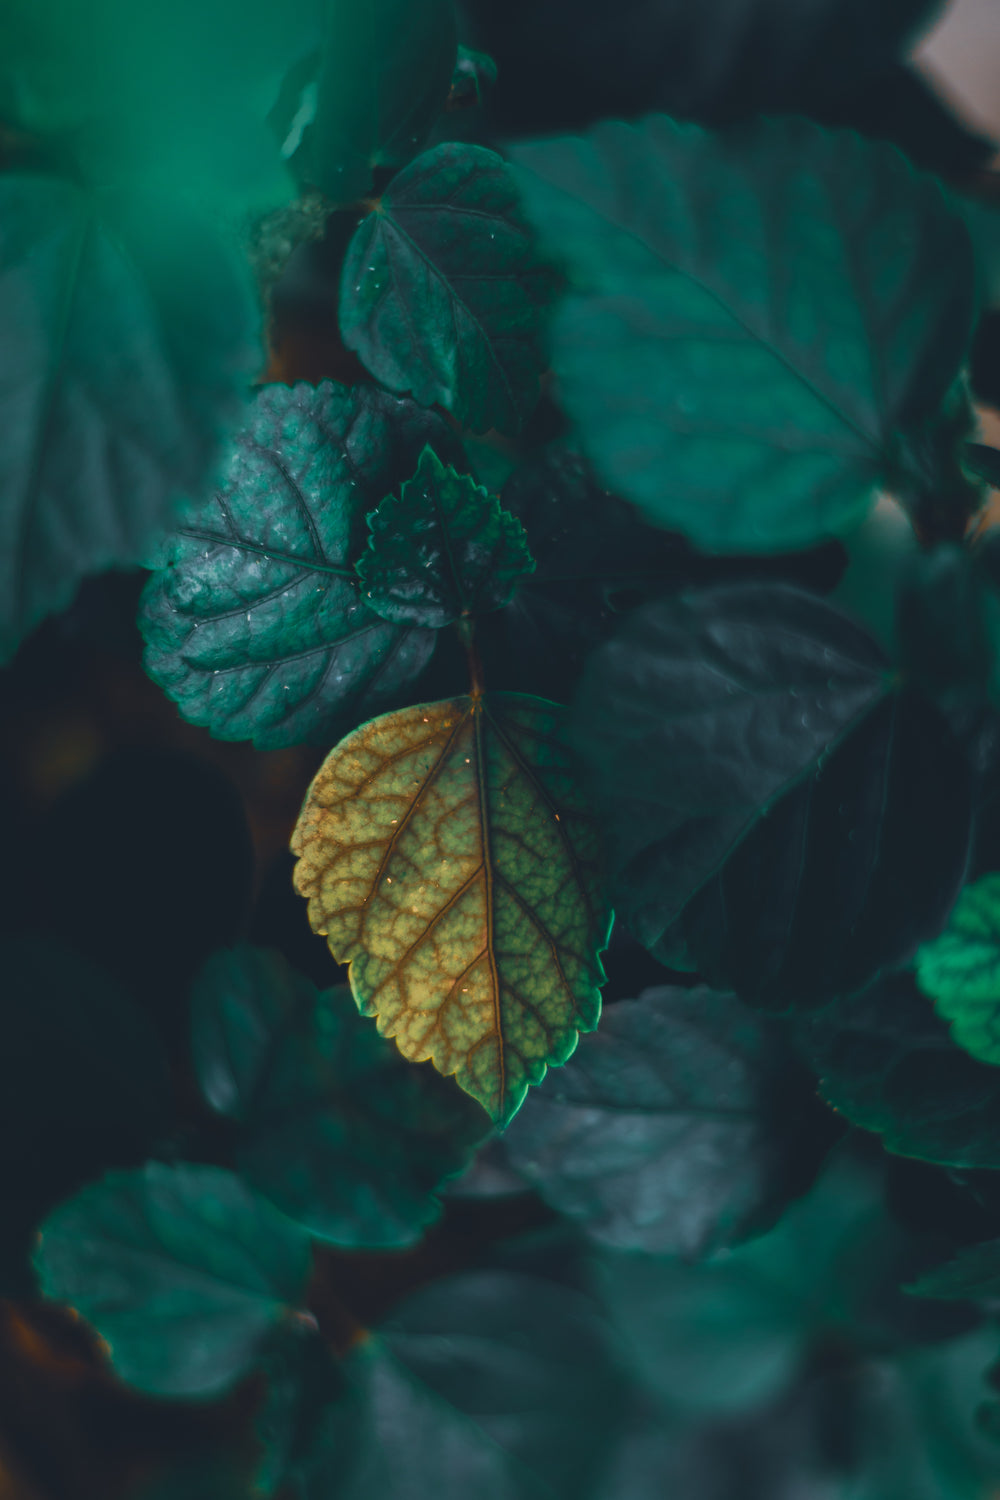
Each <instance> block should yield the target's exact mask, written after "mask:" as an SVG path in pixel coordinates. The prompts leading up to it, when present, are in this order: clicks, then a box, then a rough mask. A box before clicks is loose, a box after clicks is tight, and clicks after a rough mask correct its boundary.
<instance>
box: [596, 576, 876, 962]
mask: <svg viewBox="0 0 1000 1500" xmlns="http://www.w3.org/2000/svg"><path fill="white" fill-rule="evenodd" d="M887 691H888V673H887V666H886V663H885V661H884V659H883V657H882V655H881V653H880V651H879V650H878V648H877V647H876V645H875V643H874V642H873V641H872V640H871V639H870V637H869V636H867V635H866V634H865V632H864V631H862V630H860V629H859V628H858V627H857V626H856V625H854V624H853V623H852V622H851V621H850V620H848V619H847V618H846V617H845V616H844V615H842V614H840V613H839V612H838V611H837V610H835V609H832V608H831V607H830V605H828V604H826V603H824V602H823V601H822V600H821V599H819V598H817V597H815V596H814V595H810V594H806V593H804V592H802V591H800V590H798V589H793V588H790V587H787V586H784V585H779V584H743V585H732V586H729V587H718V588H714V589H704V590H701V591H698V592H691V593H690V594H687V595H683V596H680V597H679V598H675V599H664V600H659V601H657V602H655V603H652V604H648V605H644V606H643V607H642V608H640V609H639V610H637V611H636V612H635V614H633V615H632V616H631V617H630V618H629V619H628V621H627V622H626V624H625V626H624V628H623V629H622V630H621V631H620V632H619V633H618V634H617V635H616V636H614V637H613V638H612V639H611V640H610V641H608V642H607V643H606V644H604V645H603V646H601V647H600V648H599V649H598V650H597V651H596V652H595V653H594V654H593V655H592V657H591V658H590V661H589V663H588V666H587V669H586V671H585V673H584V676H583V680H582V682H581V686H580V691H579V694H578V697H577V702H576V706H575V712H574V721H573V724H574V728H573V734H574V743H575V745H576V749H577V752H578V754H579V756H580V759H581V761H582V763H583V764H584V766H585V767H586V769H587V771H588V772H589V773H590V777H591V780H592V784H593V788H594V792H595V795H596V797H597V801H598V807H599V810H600V811H601V813H602V815H603V823H604V827H605V831H606V834H607V839H608V853H609V860H610V864H611V871H612V874H613V876H614V878H615V883H616V885H617V897H618V902H617V904H618V906H619V910H620V912H621V915H622V916H623V917H624V918H625V920H626V921H627V922H628V923H629V924H630V925H631V927H632V928H633V930H634V932H635V934H636V936H637V937H638V938H639V939H640V940H641V941H642V942H643V943H644V944H645V945H646V946H647V947H650V948H655V946H656V944H657V943H658V942H659V941H660V940H661V939H662V938H663V937H664V935H665V934H666V933H667V932H668V931H669V929H670V927H671V925H672V924H673V922H674V921H675V919H676V918H677V917H678V916H679V915H680V913H681V911H682V910H683V908H684V907H685V906H686V905H687V903H688V902H689V901H690V900H691V898H692V896H694V895H695V893H696V892H697V891H698V890H699V889H700V888H701V887H702V886H703V885H704V884H705V883H706V882H707V881H708V880H710V879H711V877H712V876H713V875H714V874H715V873H716V871H717V870H719V869H720V868H721V866H722V864H723V862H724V860H725V859H726V857H727V856H728V855H729V854H730V853H731V852H732V850H733V849H734V848H735V846H736V845H737V844H738V843H739V842H740V840H742V839H743V838H745V837H746V835H747V834H748V833H749V832H750V830H751V829H752V828H753V827H754V825H755V824H756V822H757V821H758V819H759V818H760V817H761V815H762V814H763V813H764V812H765V811H766V809H767V808H769V807H770V806H771V805H772V804H773V803H774V802H776V800H777V799H778V797H779V796H780V795H781V793H782V792H783V791H785V790H786V789H787V788H788V787H789V786H790V785H791V784H792V783H793V782H795V781H796V780H797V779H799V778H801V777H804V776H805V775H806V774H807V773H809V772H810V771H811V770H812V769H814V768H815V767H816V766H817V765H818V764H819V762H820V760H821V759H823V758H825V757H826V756H827V755H828V754H829V751H830V749H831V747H832V745H833V744H834V743H835V742H836V741H837V740H838V739H839V738H840V737H841V736H843V735H844V734H845V733H846V732H847V731H848V730H849V729H850V727H851V726H852V725H854V724H856V723H857V722H859V721H860V720H862V719H863V718H864V717H865V716H866V715H867V714H869V713H870V712H871V711H872V710H873V709H874V708H875V707H876V705H878V704H879V703H880V702H881V701H882V700H883V699H884V697H885V695H886V693H887Z"/></svg>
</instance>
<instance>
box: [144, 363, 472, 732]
mask: <svg viewBox="0 0 1000 1500" xmlns="http://www.w3.org/2000/svg"><path fill="white" fill-rule="evenodd" d="M428 442H431V443H433V445H434V447H435V448H436V449H437V450H438V451H439V452H440V453H442V454H443V455H444V456H445V457H446V458H450V457H452V456H457V454H456V447H457V445H456V443H455V440H454V438H453V437H452V435H451V434H450V433H449V431H448V429H447V427H446V426H445V424H444V422H443V421H442V420H441V419H440V418H439V417H437V416H435V415H433V414H432V413H429V412H424V411H421V410H420V409H419V408H418V407H415V406H414V405H413V403H412V402H408V401H399V400H396V399H395V398H394V397H392V396H387V395H385V394H384V393H383V392H381V391H378V390H375V389H374V388H373V387H370V386H356V387H354V388H353V389H351V390H348V389H347V388H346V387H344V386H338V385H335V384H333V382H332V381H323V382H322V384H320V385H318V386H309V385H305V384H299V385H296V386H294V387H288V386H281V385H275V386H265V387H264V388H263V390H261V391H260V392H259V393H258V394H257V397H256V399H255V401H254V405H253V408H252V412H251V416H250V421H249V424H248V425H247V426H246V427H245V428H244V429H243V430H242V431H241V432H240V433H239V434H238V436H237V438H236V442H235V445H234V449H233V453H232V456H231V459H230V462H229V468H228V472H227V475H226V478H225V481H224V484H223V486H222V488H221V489H220V490H219V491H218V492H217V493H216V494H215V495H214V496H213V498H212V499H210V500H209V501H208V502H207V503H206V504H205V505H204V506H203V508H202V509H201V510H200V511H197V512H195V513H193V514H191V515H190V516H188V517H186V518H185V521H184V524H183V525H182V526H179V527H177V528H176V529H175V531H174V532H173V534H172V535H171V536H170V537H169V539H168V540H167V541H166V542H165V543H164V545H163V546H162V547H161V549H160V551H159V553H158V554H157V556H156V557H155V558H154V559H153V562H154V565H155V567H156V569H157V571H156V572H155V573H154V576H153V577H152V578H151V579H150V581H149V584H148V585H147V588H146V591H145V593H144V595H143V600H142V605H141V608H140V619H139V623H140V626H141V628H142V632H143V635H144V636H145V639H146V655H145V665H146V670H147V671H148V672H149V675H150V676H151V677H152V678H153V680H154V681H155V682H158V683H159V684H160V686H161V687H163V688H164V689H165V690H166V691H167V692H168V693H169V694H170V696H171V697H172V698H173V699H174V701H175V702H176V703H177V705H178V707H179V708H180V710H181V712H182V713H183V715H184V717H185V718H186V719H189V720H191V722H192V723H194V724H203V725H205V727H206V728H208V729H209V730H211V732H212V733H213V734H214V735H215V736H216V737H217V738H219V739H229V740H238V739H252V740H253V741H254V743H255V744H256V745H257V746H258V747H260V748H262V749H273V748H275V747H277V746H281V745H292V744H296V743H299V742H301V741H303V740H309V741H318V742H323V743H328V742H329V741H330V740H332V739H335V738H336V737H337V736H338V735H339V734H342V733H343V732H344V731H345V730H347V729H349V728H352V727H353V726H354V725H355V724H358V723H360V722H361V721H362V720H363V719H366V718H370V717H371V715H372V714H375V713H378V712H379V711H380V710H382V709H384V708H387V707H390V706H391V705H392V704H393V703H394V702H395V701H396V699H397V697H399V696H400V695H401V694H402V692H403V691H404V690H405V689H406V688H407V687H408V684H409V683H410V682H412V680H413V679H414V678H415V677H416V676H417V675H418V673H419V672H420V671H421V670H422V668H423V667H424V666H425V665H426V663H427V661H428V658H429V657H430V654H431V652H432V650H433V648H434V635H433V633H432V632H430V631H426V630H419V629H413V628H407V627H401V626H397V625H392V624H390V623H389V622H388V621H386V620H383V619H381V618H380V617H379V616H378V615H376V614H375V613H374V612H373V611H372V610H370V609H368V607H367V606H366V604H365V603H364V601H363V599H362V598H361V594H360V590H359V588H358V583H357V577H356V575H355V572H354V561H355V559H356V557H357V556H358V554H359V553H360V552H361V550H362V548H363V547H364V538H365V514H366V512H367V511H369V510H371V509H373V508H374V507H375V506H376V505H377V504H378V502H379V501H380V500H382V499H383V497H384V496H385V495H387V494H388V493H390V491H392V490H393V489H395V488H397V486H398V485H399V484H401V483H402V482H403V480H405V479H408V478H409V477H410V475H411V474H412V473H413V470H414V468H415V466H416V463H417V459H418V457H419V455H420V453H421V452H422V451H423V448H424V445H425V444H426V443H428Z"/></svg>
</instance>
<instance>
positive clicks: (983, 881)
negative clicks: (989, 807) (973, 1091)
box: [917, 874, 1000, 1063]
mask: <svg viewBox="0 0 1000 1500" xmlns="http://www.w3.org/2000/svg"><path fill="white" fill-rule="evenodd" d="M917 983H918V984H919V986H920V988H921V989H922V990H923V992H924V994H925V995H929V996H930V998H931V999H932V1000H933V1001H934V1005H935V1007H936V1009H937V1012H938V1014H939V1015H940V1016H943V1017H944V1019H945V1020H946V1021H948V1022H949V1023H950V1025H951V1032H952V1036H953V1037H954V1038H955V1040H956V1042H958V1044H959V1046H961V1047H964V1048H965V1050H966V1051H967V1052H970V1053H971V1054H972V1056H973V1057H976V1058H979V1060H980V1061H981V1062H987V1063H1000V875H994V874H991V875H983V876H982V877H981V878H980V879H979V880H977V881H975V882H974V883H973V884H972V885H967V886H966V887H965V890H964V891H963V892H962V894H961V895H960V896H959V898H958V900H957V901H956V902H955V907H954V910H953V911H952V913H951V917H950V918H949V921H948V929H947V931H946V932H943V933H942V934H941V936H940V937H939V938H936V939H935V940H934V942H932V943H926V944H925V945H924V947H923V948H921V950H920V952H919V953H918V954H917Z"/></svg>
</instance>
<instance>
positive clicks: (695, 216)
mask: <svg viewBox="0 0 1000 1500" xmlns="http://www.w3.org/2000/svg"><path fill="white" fill-rule="evenodd" d="M512 155H513V160H514V163H515V166H516V169H517V180H518V182H519V184H520V185H521V187H522V190H523V192H524V195H525V204H526V207H527V210H528V212H529V214H530V216H531V218H532V220H533V222H535V223H536V224H537V226H538V228H539V230H540V231H541V235H542V244H543V247H544V248H545V249H546V250H548V251H550V252H551V253H552V254H554V255H558V256H559V257H560V258H561V259H563V260H564V261H565V263H566V265H567V268H568V272H569V276H570V280H571V285H572V290H571V292H570V294H569V295H568V296H567V298H566V299H565V300H564V302H563V303H562V305H561V307H560V309H559V311H558V313H557V316H556V320H555V325H554V340H555V355H554V368H555V371H556V374H557V377H558V381H559V395H560V400H561V401H562V403H563V404H564V405H565V407H566V408H567V410H568V412H569V413H570V415H571V416H572V418H573V419H574V421H575V422H576V425H577V429H578V433H579V437H580V440H581V442H582V443H583V445H584V447H585V449H586V451H587V453H588V454H589V456H590V457H591V458H592V459H593V461H594V463H595V465H596V467H597V469H598V470H599V472H600V473H601V474H602V475H603V477H604V478H605V480H606V481H607V483H608V484H609V485H611V486H612V487H613V488H614V489H616V490H617V491H618V492H619V493H620V494H622V495H623V496H624V497H625V498H626V499H628V500H631V501H633V502H634V503H635V504H637V505H638V506H640V508H641V509H642V510H643V511H644V513H645V514H646V515H647V516H648V517H649V518H650V519H651V520H652V521H654V522H656V523H657V524H659V525H662V526H667V527H670V528H673V529H676V530H679V531H682V532H683V533H684V534H685V535H687V536H689V537H690V538H691V539H692V541H694V542H695V544H696V545H698V546H701V547H704V548H706V549H708V550H714V551H725V550H730V551H748V552H768V551H781V550H790V549H794V548H796V547H804V546H808V545H811V544H813V543H815V542H818V541H822V540H824V539H826V538H828V537H830V536H832V535H837V534H839V533H841V532H843V531H844V530H846V529H849V528H850V527H851V526H852V525H854V524H855V523H856V522H857V521H858V520H859V519H860V518H861V516H862V515H863V514H864V512H865V510H866V508H867V506H868V503H869V500H870V498H871V496H872V494H873V492H874V490H875V488H876V487H877V486H879V485H882V486H883V487H885V486H888V487H889V488H892V486H893V484H894V483H896V482H897V481H898V482H901V483H902V482H905V483H906V484H918V480H919V475H916V474H914V473H911V469H912V464H913V462H914V460H913V458H912V456H908V455H905V454H904V452H903V448H904V445H905V442H906V439H907V437H908V435H909V434H911V433H912V432H913V431H915V430H916V429H917V428H918V426H919V424H921V423H922V422H923V421H924V420H925V419H926V418H928V417H930V416H931V415H932V414H933V413H934V412H935V410H936V408H937V407H938V405H939V403H940V402H941V401H942V399H943V398H944V396H945V393H946V391H947V390H948V388H949V386H950V385H951V383H952V381H953V380H954V378H955V376H956V375H957V374H958V371H959V368H960V366H961V364H962V362H963V360H964V358H965V356H966V354H967V352H968V347H969V343H970V340H971V336H972V331H973V327H974V319H975V316H976V301H975V270H974V257H973V250H972V242H971V239H970V237H969V234H968V231H967V229H966V227H965V224H964V221H963V219H962V217H961V215H960V213H959V212H958V211H957V210H956V209H955V208H953V207H952V206H951V204H950V202H949V201H948V200H947V199H946V197H945V196H944V194H943V192H942V189H941V187H940V185H939V184H938V183H937V181H936V180H935V179H933V178H930V177H922V176H920V175H919V174H917V173H916V172H915V171H914V170H913V168H912V167H911V166H910V165H909V163H907V161H906V160H905V158H904V157H902V156H901V155H900V154H899V153H898V152H896V151H895V150H893V149H892V148H890V147H887V146H884V145H882V144H873V143H870V142H866V141H862V140H861V139H860V138H859V137H857V136H855V135H852V134H850V133H848V132H824V131H823V130H821V129H819V128H818V127H817V126H815V125H812V124H810V123H808V122H806V121H804V120H771V121H765V122H763V123H761V124H758V125H756V126H754V127H752V128H748V129H747V130H746V131H744V132H742V133H740V134H739V135H735V136H725V137H717V136H714V135H712V134H709V133H706V132H705V131H703V130H701V129H699V128H698V127H696V126H693V125H678V124H677V123H675V122H674V121H672V120H670V119H668V118H666V117H664V116H651V117H649V118H647V119H646V120H644V121H643V122H642V123H641V124H639V125H637V126H631V125H625V124H621V123H616V122H605V123H603V124H601V125H598V126H596V127H595V128H594V129H592V130H591V131H590V132H589V133H588V134H587V135H586V136H585V137H581V138H563V139H555V140H547V141H536V142H530V143H523V144H520V145H517V146H515V147H514V148H513V149H512ZM900 464H902V465H903V467H904V468H905V470H906V474H905V476H904V475H903V474H902V472H901V473H900V474H899V475H897V474H896V470H897V468H899V466H900Z"/></svg>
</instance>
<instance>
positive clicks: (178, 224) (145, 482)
mask: <svg viewBox="0 0 1000 1500" xmlns="http://www.w3.org/2000/svg"><path fill="white" fill-rule="evenodd" d="M258 325H259V317H258V314H257V313H256V311H255V309H254V304H253V300H252V295H251V289H250V284H249V278H248V276H247V275H246V273H245V271H244V270H243V269H242V268H241V266H240V265H239V263H238V262H237V260H236V259H235V257H234V256H232V255H231V253H230V251H229V250H228V248H227V247H226V246H225V245H224V243H223V242H222V241H221V240H220V239H218V238H217V237H216V235H215V232H214V231H213V230H212V229H211V228H210V226H208V225H206V224H203V223H201V222H199V221H197V220H196V219H194V218H193V217H191V216H190V215H188V214H186V213H184V212H183V211H182V210H181V209H180V208H179V207H178V206H177V205H176V204H174V205H170V206H169V208H165V207H164V206H163V204H159V205H156V204H154V203H152V202H151V201H148V202H147V201H143V200H138V199H135V200H130V201H128V202H124V201H119V200H114V201H112V200H111V199H107V200H105V201H104V202H103V203H98V201H97V200H96V199H93V198H91V197H89V196H87V195H86V194H84V193H83V192H82V191H81V190H80V189H79V188H77V187H74V186H72V185H71V184H69V183H66V182H61V181H59V180H57V179H56V178H53V177H31V176H15V175H11V176H6V177H4V178H3V180H2V182H0V345H2V348H3V360H4V361H5V364H4V370H5V372H6V373H5V376H4V379H3V382H2V384H3V398H2V404H0V410H2V413H3V418H4V431H5V433H6V436H5V439H4V463H3V470H2V473H0V559H2V565H0V599H2V601H3V602H2V605H0V660H2V659H5V658H6V657H9V656H10V655H11V654H12V653H13V652H14V650H15V649H16V648H17V645H18V644H19V642H20V641H21V640H22V639H23V638H24V636H26V635H27V634H28V632H29V631H31V630H32V629H33V628H34V627H35V626H36V625H37V624H38V623H39V621H40V620H42V619H43V618H44V616H46V615H48V614H51V613H52V612H53V611H55V610H59V609H64V608H65V607H66V606H67V605H68V604H69V603H70V601H71V600H72V598H73V595H74V593H75V592H76V589H77V587H78V585H79V583H80V581H81V579H82V578H83V577H84V576H85V575H86V574H88V573H93V572H96V571H99V570H100V569H102V568H109V567H121V566H126V565H128V564H133V563H135V562H137V561H138V560H139V559H140V558H141V557H142V555H143V553H144V552H145V550H146V549H147V548H148V547H149V545H150V544H151V542H152V540H153V538H154V537H156V536H157V535H158V534H159V532H160V531H161V530H162V528H163V527H165V526H166V525H168V524H169V523H170V521H171V520H172V519H173V518H174V517H175V516H176V514H177V512H178V510H179V508H180V502H181V501H182V500H183V499H184V497H185V496H186V495H197V494H198V493H199V492H200V491H201V490H202V489H203V487H204V485H205V483H206V482H207V481H208V480H209V479H210V477H211V475H212V474H213V472H214V470H215V467H216V464H217V462H218V460H219V457H220V450H221V445H222V440H223V438H224V436H225V435H226V432H227V429H228V427H229V426H230V424H231V423H232V422H234V421H235V420H236V418H237V416H238V413H239V411H240V409H241V403H242V398H243V391H244V387H245V385H246V384H248V382H249V381H250V380H251V378H252V377H253V375H254V373H255V367H256V365H257V364H258V362H259V361H260V359H261V357H262V351H261V348H260V344H259V326H258Z"/></svg>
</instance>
